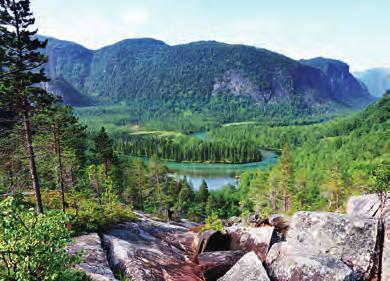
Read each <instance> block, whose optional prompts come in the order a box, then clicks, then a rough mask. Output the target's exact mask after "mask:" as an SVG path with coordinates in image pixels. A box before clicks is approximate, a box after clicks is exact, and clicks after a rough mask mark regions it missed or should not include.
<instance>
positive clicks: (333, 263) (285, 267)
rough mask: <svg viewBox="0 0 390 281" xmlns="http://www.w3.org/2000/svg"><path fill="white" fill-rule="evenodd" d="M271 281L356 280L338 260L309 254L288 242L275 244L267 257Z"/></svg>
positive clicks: (307, 250) (348, 269) (307, 251)
mask: <svg viewBox="0 0 390 281" xmlns="http://www.w3.org/2000/svg"><path fill="white" fill-rule="evenodd" d="M266 264H267V268H268V272H269V275H270V277H271V280H276V281H289V280H293V281H298V280H299V281H312V280H316V281H349V280H351V281H352V280H358V279H355V278H354V276H353V272H352V270H351V269H350V268H349V267H348V266H347V265H346V264H344V263H343V262H342V261H341V260H339V259H338V258H335V257H332V256H328V255H324V254H318V253H314V252H311V251H310V250H309V249H307V248H301V247H299V246H296V245H292V244H289V243H288V242H280V243H276V244H275V245H273V246H272V248H271V250H270V251H269V253H268V255H267V260H266Z"/></svg>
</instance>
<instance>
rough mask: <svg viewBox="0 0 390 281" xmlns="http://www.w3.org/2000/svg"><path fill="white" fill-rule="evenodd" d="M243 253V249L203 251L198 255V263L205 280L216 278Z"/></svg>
mask: <svg viewBox="0 0 390 281" xmlns="http://www.w3.org/2000/svg"><path fill="white" fill-rule="evenodd" d="M244 254H245V252H243V251H216V252H205V253H201V254H199V255H198V263H199V267H200V268H201V270H202V272H203V275H204V278H205V279H206V280H207V281H209V280H216V279H218V278H219V277H221V276H223V275H224V274H225V273H226V272H227V271H228V270H229V269H230V268H231V267H232V266H233V265H234V264H235V263H236V262H237V261H238V260H239V259H240V258H241V257H242V256H243V255H244ZM182 280H187V279H182Z"/></svg>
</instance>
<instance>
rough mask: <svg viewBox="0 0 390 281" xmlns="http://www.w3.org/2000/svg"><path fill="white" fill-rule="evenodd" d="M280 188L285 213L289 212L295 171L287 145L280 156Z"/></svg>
mask: <svg viewBox="0 0 390 281" xmlns="http://www.w3.org/2000/svg"><path fill="white" fill-rule="evenodd" d="M279 165H280V169H281V171H280V174H281V177H280V187H281V191H282V196H283V211H284V212H287V211H288V210H289V209H290V207H291V194H292V191H293V190H292V189H293V170H292V159H291V155H290V150H289V147H288V145H287V144H285V145H284V146H283V149H282V155H281V156H280V164H279Z"/></svg>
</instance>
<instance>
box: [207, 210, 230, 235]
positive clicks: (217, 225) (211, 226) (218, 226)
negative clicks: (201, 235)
mask: <svg viewBox="0 0 390 281" xmlns="http://www.w3.org/2000/svg"><path fill="white" fill-rule="evenodd" d="M206 230H215V231H220V232H222V233H224V232H225V228H224V226H223V223H222V220H221V219H220V218H218V216H217V215H216V214H214V213H212V214H211V215H210V216H208V217H207V218H206V221H205V224H204V226H203V229H202V232H204V231H206Z"/></svg>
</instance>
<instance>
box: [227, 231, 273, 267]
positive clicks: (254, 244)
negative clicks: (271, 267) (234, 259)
mask: <svg viewBox="0 0 390 281" xmlns="http://www.w3.org/2000/svg"><path fill="white" fill-rule="evenodd" d="M226 230H227V232H228V233H229V236H230V246H229V250H242V251H245V252H251V251H253V252H255V253H256V255H257V256H258V257H259V259H260V260H261V261H265V258H266V256H267V253H268V250H269V248H270V247H271V245H272V243H273V242H275V240H276V239H277V236H276V233H275V228H274V227H272V226H266V227H259V228H254V227H228V228H227V229H226Z"/></svg>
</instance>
